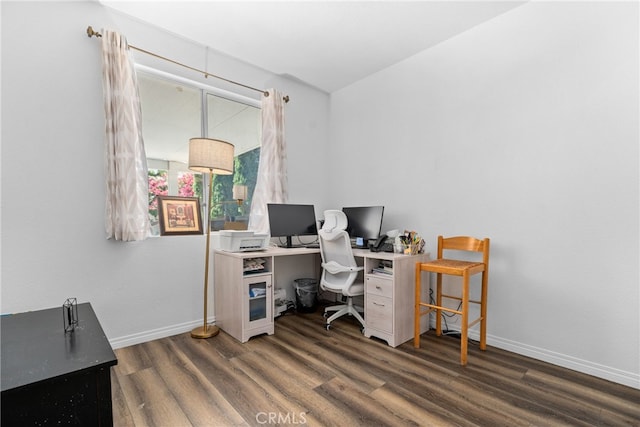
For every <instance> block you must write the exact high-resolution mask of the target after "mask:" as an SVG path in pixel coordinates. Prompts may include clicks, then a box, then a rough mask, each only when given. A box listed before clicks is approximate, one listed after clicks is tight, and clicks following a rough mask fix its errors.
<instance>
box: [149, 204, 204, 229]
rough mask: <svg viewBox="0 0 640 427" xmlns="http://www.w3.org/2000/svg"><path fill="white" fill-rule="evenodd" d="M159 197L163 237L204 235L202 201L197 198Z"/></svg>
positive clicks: (159, 214)
mask: <svg viewBox="0 0 640 427" xmlns="http://www.w3.org/2000/svg"><path fill="white" fill-rule="evenodd" d="M157 197H158V219H159V220H160V235H161V236H168V235H179V234H202V219H201V218H200V200H199V199H198V198H197V197H176V196H157Z"/></svg>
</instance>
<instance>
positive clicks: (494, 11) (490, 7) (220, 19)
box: [101, 0, 524, 93]
mask: <svg viewBox="0 0 640 427" xmlns="http://www.w3.org/2000/svg"><path fill="white" fill-rule="evenodd" d="M101 3H102V4H104V5H105V6H108V7H111V8H113V9H116V10H119V11H120V12H123V13H125V14H127V15H131V16H133V17H135V18H137V19H139V20H142V21H145V22H148V23H150V24H153V25H155V26H158V27H161V28H164V29H165V30H168V31H170V32H172V33H175V34H178V35H180V36H182V37H185V38H187V39H190V40H193V41H195V42H198V43H200V44H202V45H205V46H208V47H209V48H211V49H213V50H217V51H219V52H222V53H224V54H226V55H228V56H231V57H234V58H237V59H240V60H242V61H244V62H247V63H250V64H253V65H256V66H258V67H260V68H263V69H265V70H268V71H271V72H273V73H275V74H278V75H285V76H288V77H292V78H295V79H297V80H300V81H302V82H305V83H307V84H309V85H311V86H313V87H316V88H318V89H321V90H323V91H325V92H328V93H331V92H333V91H335V90H338V89H341V88H343V87H345V86H348V85H350V84H352V83H354V82H356V81H358V80H360V79H362V78H364V77H366V76H368V75H370V74H373V73H375V72H377V71H380V70H382V69H384V68H386V67H389V66H390V65H393V64H395V63H397V62H399V61H402V60H403V59H406V58H408V57H410V56H412V55H414V54H416V53H418V52H420V51H422V50H424V49H427V48H429V47H432V46H434V45H436V44H438V43H440V42H442V41H444V40H446V39H449V38H451V37H454V36H456V35H457V34H460V33H462V32H464V31H466V30H468V29H470V28H472V27H474V26H476V25H478V24H480V23H482V22H484V21H487V20H489V19H491V18H493V17H495V16H497V15H500V14H502V13H504V12H506V11H508V10H510V9H512V8H514V7H517V6H519V5H521V4H523V3H524V1H515V0H501V1H482V0H473V1H452V0H449V1H424V0H423V1H328V0H325V1H303V0H298V1H241V0H240V1H239V0H236V1H153V2H152V1H151V0H147V1H123V0H101ZM131 42H132V43H133V44H135V42H134V41H131ZM140 47H143V46H140ZM143 48H144V47H143ZM212 72H213V73H215V71H214V70H212Z"/></svg>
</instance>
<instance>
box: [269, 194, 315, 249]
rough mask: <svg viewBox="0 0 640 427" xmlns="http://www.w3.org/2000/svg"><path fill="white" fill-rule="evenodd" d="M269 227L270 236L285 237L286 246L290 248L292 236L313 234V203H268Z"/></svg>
mask: <svg viewBox="0 0 640 427" xmlns="http://www.w3.org/2000/svg"><path fill="white" fill-rule="evenodd" d="M267 211H268V212H269V228H270V229H271V237H286V238H287V244H286V247H287V248H292V247H293V245H292V242H291V238H292V237H293V236H315V235H317V234H318V229H317V227H316V213H315V210H314V209H313V205H290V204H285V203H268V204H267Z"/></svg>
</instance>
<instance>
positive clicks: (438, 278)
mask: <svg viewBox="0 0 640 427" xmlns="http://www.w3.org/2000/svg"><path fill="white" fill-rule="evenodd" d="M436 305H437V306H438V307H442V273H437V274H436ZM436 335H437V336H440V335H442V310H440V309H439V308H438V309H436Z"/></svg>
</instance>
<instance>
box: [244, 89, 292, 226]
mask: <svg viewBox="0 0 640 427" xmlns="http://www.w3.org/2000/svg"><path fill="white" fill-rule="evenodd" d="M267 92H268V93H269V95H268V96H265V95H262V146H261V147H260V163H259V164H258V179H257V181H256V188H255V190H254V192H253V198H252V200H251V213H250V214H249V227H248V228H249V229H250V230H253V231H256V232H260V233H268V232H269V217H268V213H267V203H286V202H287V199H288V184H287V144H286V140H285V135H284V124H285V122H284V107H285V102H284V100H283V94H282V93H280V92H278V91H277V90H275V89H269V90H268V91H267Z"/></svg>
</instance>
